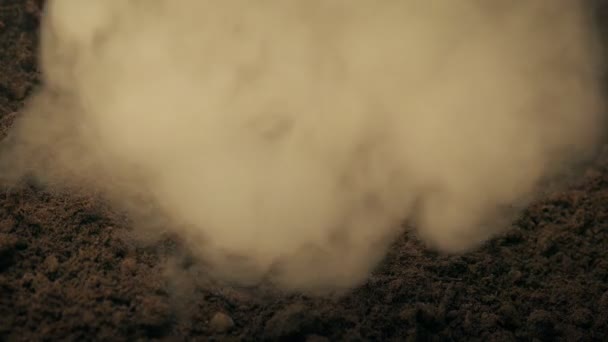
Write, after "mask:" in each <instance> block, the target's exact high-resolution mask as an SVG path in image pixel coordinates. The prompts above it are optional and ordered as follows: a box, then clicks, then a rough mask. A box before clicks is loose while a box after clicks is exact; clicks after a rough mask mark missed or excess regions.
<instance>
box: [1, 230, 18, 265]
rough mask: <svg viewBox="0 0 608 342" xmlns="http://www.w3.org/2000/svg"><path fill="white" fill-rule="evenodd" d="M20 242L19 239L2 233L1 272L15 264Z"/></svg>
mask: <svg viewBox="0 0 608 342" xmlns="http://www.w3.org/2000/svg"><path fill="white" fill-rule="evenodd" d="M18 242H19V240H18V239H17V237H15V236H13V235H9V234H1V233H0V272H2V271H4V270H5V269H7V268H9V267H10V266H11V265H12V264H13V262H14V255H15V252H16V251H17V246H18Z"/></svg>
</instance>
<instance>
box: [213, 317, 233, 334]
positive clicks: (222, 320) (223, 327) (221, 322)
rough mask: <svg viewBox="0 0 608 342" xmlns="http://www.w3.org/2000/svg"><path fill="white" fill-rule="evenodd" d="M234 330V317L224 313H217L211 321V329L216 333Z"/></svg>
mask: <svg viewBox="0 0 608 342" xmlns="http://www.w3.org/2000/svg"><path fill="white" fill-rule="evenodd" d="M232 328H234V321H233V320H232V317H230V316H228V315H227V314H225V313H223V312H216V313H215V315H213V317H212V318H211V320H210V321H209V329H211V330H212V331H213V332H216V333H220V334H223V333H226V332H228V331H230V330H231V329H232Z"/></svg>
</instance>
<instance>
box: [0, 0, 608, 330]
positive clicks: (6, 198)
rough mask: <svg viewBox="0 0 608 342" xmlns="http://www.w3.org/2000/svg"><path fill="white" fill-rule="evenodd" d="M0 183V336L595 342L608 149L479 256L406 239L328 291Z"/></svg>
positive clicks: (3, 38) (18, 16) (11, 38)
mask: <svg viewBox="0 0 608 342" xmlns="http://www.w3.org/2000/svg"><path fill="white" fill-rule="evenodd" d="M39 5H40V3H39V1H34V0H30V1H26V0H0V138H2V137H3V136H4V135H5V132H6V130H7V129H8V128H9V127H10V124H11V122H12V120H13V119H14V117H15V116H16V115H19V114H18V111H19V109H20V107H21V106H22V104H23V101H24V100H25V99H26V98H27V96H28V94H29V93H30V92H31V91H32V89H35V87H36V86H37V82H38V78H39V73H38V71H37V66H36V54H35V50H36V44H37V32H36V30H37V25H38V20H39ZM15 113H17V114H15ZM0 190H1V191H0V341H3V340H7V341H12V340H15V341H18V340H24V341H25V340H28V341H30V340H31V341H34V340H62V341H63V340H66V341H69V340H77V341H84V340H97V339H99V340H112V341H120V340H138V339H141V340H152V339H159V340H281V339H283V340H307V339H308V340H309V341H327V340H332V341H333V340H353V341H356V340H363V341H365V340H399V341H402V340H412V341H416V340H420V341H426V340H431V341H443V340H484V341H490V340H495V341H511V340H564V341H608V208H607V205H608V152H607V153H604V154H602V155H601V156H600V157H599V158H598V159H597V160H596V161H595V162H594V163H593V165H592V166H590V167H589V168H588V169H587V170H586V171H585V172H584V173H583V174H582V175H581V176H580V177H579V178H578V179H577V180H576V184H574V185H573V186H572V187H570V188H568V189H567V190H566V191H563V192H559V193H551V194H548V195H547V196H546V197H544V198H543V199H542V200H540V201H537V202H536V203H534V204H532V205H531V206H530V207H528V208H527V210H525V212H524V213H523V214H522V216H521V217H520V219H519V220H518V221H517V222H516V223H515V227H514V228H513V230H511V231H510V232H509V233H507V234H506V235H504V236H502V237H499V238H497V239H494V240H492V241H491V242H489V243H487V244H486V245H485V246H484V247H483V248H481V249H480V250H478V251H475V252H473V253H469V254H466V255H463V256H459V257H445V256H440V255H437V254H434V253H431V252H429V251H427V250H425V249H424V248H423V247H422V246H421V245H419V244H418V243H417V242H416V240H415V239H413V238H412V237H411V236H408V235H407V234H405V235H403V236H402V237H401V239H400V240H399V241H397V242H396V243H395V245H394V247H393V248H392V250H391V252H390V254H389V255H388V257H387V258H386V260H385V261H384V263H383V264H382V265H381V266H380V267H379V268H378V269H377V270H376V272H375V273H374V274H373V275H372V276H371V277H370V278H369V280H368V282H367V283H365V284H364V285H362V286H360V287H359V288H357V289H356V290H355V291H354V292H353V293H351V294H349V295H347V296H346V297H342V298H334V299H327V298H325V299H318V298H308V297H305V296H293V295H290V296H287V295H269V294H268V293H267V291H264V290H263V289H255V290H254V289H237V288H230V287H226V286H220V285H218V284H216V283H214V282H212V281H211V280H209V279H206V278H205V273H204V270H203V269H201V267H198V266H197V265H196V264H195V263H193V262H192V261H188V260H187V258H186V259H184V258H180V257H179V251H180V248H179V244H180V243H179V240H178V239H176V238H173V237H171V236H167V237H166V238H164V239H162V241H160V242H158V241H157V242H156V243H153V244H142V243H134V242H133V241H132V240H131V239H130V238H129V235H128V234H126V233H127V232H128V231H129V222H128V220H126V219H125V218H124V217H121V216H120V215H118V214H116V213H115V212H113V211H111V210H109V209H108V208H107V207H106V206H105V205H104V204H103V203H102V202H100V201H97V200H95V199H93V198H90V197H86V196H76V195H73V194H49V193H47V192H45V191H44V190H43V189H39V188H36V187H35V186H34V185H25V186H23V187H20V188H12V189H5V188H3V189H0ZM172 260H173V261H172ZM167 262H176V263H180V266H181V267H180V268H178V269H181V270H182V271H180V274H179V275H176V276H175V277H167V276H166V274H163V273H165V270H166V268H165V267H164V266H165V265H166V264H167ZM173 269H176V268H175V267H174V268H173ZM172 279H173V280H172ZM174 279H178V280H174ZM218 313H222V314H224V315H227V316H222V315H219V314H218ZM216 314H218V316H217V317H216V318H215V319H212V318H213V316H214V315H216ZM228 317H229V318H228Z"/></svg>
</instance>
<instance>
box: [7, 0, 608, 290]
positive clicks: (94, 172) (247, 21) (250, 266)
mask: <svg viewBox="0 0 608 342" xmlns="http://www.w3.org/2000/svg"><path fill="white" fill-rule="evenodd" d="M588 14H589V13H588V11H587V8H586V7H585V5H584V2H583V1H571V0H535V1H530V0H521V1H519V0H516V1H513V0H512V1H506V0H505V1H484V0H460V1H428V0H408V1H390V0H348V1H346V0H335V1H326V0H292V1H286V0H262V1H243V0H242V1H236V0H209V1H201V0H142V1H138V0H88V1H84V0H49V2H48V4H47V8H46V11H45V16H44V20H43V24H42V31H41V33H42V44H41V68H42V71H43V85H42V87H41V88H40V89H39V91H38V92H37V93H36V94H35V95H34V96H32V98H31V99H30V101H29V103H28V104H27V106H26V108H25V109H24V110H23V112H22V113H21V114H20V119H19V121H18V122H17V123H16V125H15V126H14V127H13V130H12V132H11V135H10V137H9V138H8V139H7V140H6V141H5V142H4V145H3V151H2V157H1V158H2V161H1V162H2V172H3V173H2V176H3V178H4V179H5V181H16V180H18V179H20V178H21V177H22V176H23V175H25V174H27V173H33V174H34V175H35V176H36V178H38V179H39V180H41V181H43V182H45V183H46V184H47V185H48V186H68V185H70V186H76V187H80V188H84V189H90V190H100V191H103V192H104V193H105V194H106V195H107V196H108V197H109V198H112V199H114V200H116V203H119V204H121V205H123V206H125V207H126V208H128V209H129V210H131V211H132V213H133V215H134V217H136V218H137V217H147V218H148V219H150V217H152V218H154V219H155V220H156V219H158V220H160V219H161V218H164V219H166V220H167V221H166V222H168V223H167V227H174V228H172V229H175V231H176V232H178V233H180V234H182V235H183V236H185V237H186V238H187V240H188V241H189V243H190V247H191V248H192V250H193V251H194V252H195V253H196V255H198V256H200V258H201V260H204V261H205V262H206V263H208V264H209V265H210V266H211V268H212V270H213V272H215V274H216V276H218V277H220V278H221V279H226V280H233V281H238V282H241V283H256V282H258V281H260V280H262V279H270V280H272V281H273V282H275V283H276V284H279V285H280V286H282V287H284V288H286V289H292V290H293V289H295V290H336V289H344V288H349V287H352V286H354V285H357V284H358V283H359V282H361V281H362V280H364V279H365V277H366V276H367V275H368V273H369V272H370V271H371V269H372V268H373V267H374V266H375V265H376V264H377V263H378V262H379V261H380V259H381V258H382V257H383V256H384V254H385V252H386V250H387V249H388V246H389V245H390V243H391V242H392V241H393V240H394V238H395V236H396V235H398V234H399V233H400V232H401V228H400V227H401V224H402V223H403V222H405V221H406V220H409V221H410V222H415V226H416V229H417V232H418V235H419V236H420V238H421V239H422V240H423V241H425V242H426V243H427V244H428V246H429V247H432V248H436V249H438V250H440V251H444V252H450V253H454V252H463V251H467V250H469V249H471V248H475V247H476V246H478V245H479V244H480V243H482V242H483V241H485V240H487V239H488V238H491V237H492V236H493V235H494V234H496V233H498V232H499V231H501V230H502V229H504V228H505V227H506V226H508V222H509V221H508V219H509V217H510V216H509V215H508V214H511V213H512V210H510V209H509V208H513V207H516V206H517V205H518V204H520V203H523V202H525V201H526V200H527V199H529V198H531V197H532V196H533V195H534V193H535V191H536V190H537V188H538V186H539V184H541V182H542V181H544V180H547V179H550V177H551V176H552V175H553V174H555V172H556V170H557V171H558V170H563V169H566V168H567V167H568V165H570V164H571V163H573V162H577V161H578V160H579V159H581V158H586V157H587V156H588V155H589V154H590V153H592V152H593V150H594V148H595V147H597V145H598V143H599V142H600V138H602V137H601V135H602V131H603V127H604V126H603V124H604V122H603V118H602V109H603V108H602V103H601V96H600V87H599V86H598V85H599V77H598V74H599V72H598V67H599V62H600V59H599V52H598V50H599V49H598V46H597V44H596V39H595V38H596V37H595V34H594V30H593V27H592V24H591V21H590V20H589V18H588ZM148 222H150V221H148ZM141 226H142V227H144V228H145V226H146V225H143V224H142V225H141ZM144 228H140V229H144Z"/></svg>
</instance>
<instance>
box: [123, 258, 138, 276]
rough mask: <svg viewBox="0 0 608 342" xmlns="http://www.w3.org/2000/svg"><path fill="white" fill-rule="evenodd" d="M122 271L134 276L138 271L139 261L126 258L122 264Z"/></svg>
mask: <svg viewBox="0 0 608 342" xmlns="http://www.w3.org/2000/svg"><path fill="white" fill-rule="evenodd" d="M120 270H121V271H122V272H123V273H126V274H134V273H135V271H137V260H135V259H134V258H125V259H124V260H123V261H122V262H121V263H120Z"/></svg>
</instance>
